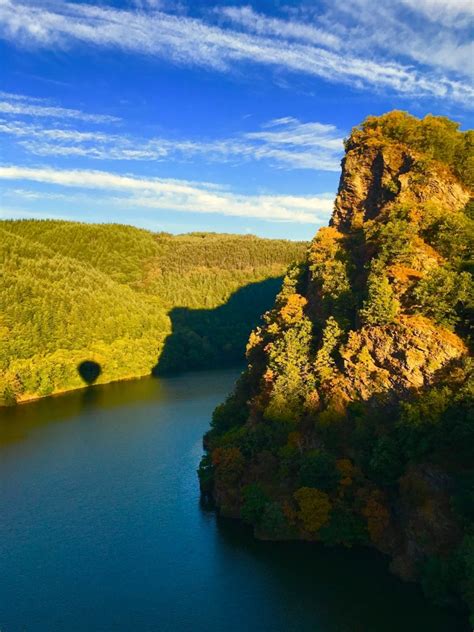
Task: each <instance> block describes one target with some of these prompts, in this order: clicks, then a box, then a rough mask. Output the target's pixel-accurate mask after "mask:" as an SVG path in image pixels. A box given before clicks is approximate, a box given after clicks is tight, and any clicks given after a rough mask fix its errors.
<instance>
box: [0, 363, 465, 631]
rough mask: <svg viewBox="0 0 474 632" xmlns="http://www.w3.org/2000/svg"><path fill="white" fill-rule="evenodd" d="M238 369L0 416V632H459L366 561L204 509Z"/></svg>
mask: <svg viewBox="0 0 474 632" xmlns="http://www.w3.org/2000/svg"><path fill="white" fill-rule="evenodd" d="M236 375H237V373H236V371H235V370H230V371H220V372H202V373H191V374H187V375H183V376H179V377H171V378H166V379H153V378H146V379H142V380H137V381H132V382H122V383H116V384H109V385H105V386H97V387H92V388H89V389H87V390H83V391H76V392H73V393H69V394H66V395H62V396H58V397H52V398H48V399H44V400H39V401H36V402H32V403H30V404H24V405H22V406H17V407H16V408H11V409H3V410H1V411H0V630H1V632H25V631H26V632H30V631H31V632H56V631H58V632H59V631H60V632H76V631H78V632H79V631H80V632H109V631H110V632H113V631H117V632H132V631H133V632H142V631H153V632H155V631H159V632H168V631H169V632H181V631H193V632H201V631H202V632H214V631H216V632H217V631H219V632H220V631H226V632H233V631H239V632H241V631H254V630H255V631H257V632H260V631H261V632H267V631H268V632H280V631H281V632H283V631H285V632H287V631H292V630H295V631H298V632H304V631H306V630H308V631H310V630H311V631H313V632H346V631H347V632H372V631H373V632H391V631H393V632H395V631H396V632H400V630H403V631H404V632H411V631H413V632H420V631H421V630H429V631H430V632H455V631H457V630H459V631H464V630H468V629H469V628H468V627H467V625H466V622H465V621H463V620H462V619H461V620H460V619H459V618H457V616H455V615H454V614H453V613H450V612H446V611H443V610H439V609H437V608H435V607H434V606H432V605H430V604H429V603H428V602H427V601H426V600H425V599H424V598H423V596H422V594H421V590H420V589H419V587H417V586H416V585H412V584H405V583H403V582H401V581H399V580H398V579H396V578H395V577H393V576H391V575H390V574H389V573H388V570H387V567H388V563H387V561H386V560H385V559H384V558H383V557H381V556H379V555H377V554H375V553H373V552H371V551H367V550H344V549H338V548H334V549H328V548H323V547H321V546H319V545H311V544H307V543H269V542H258V541H256V540H254V539H253V538H252V536H251V533H249V531H248V529H247V528H245V527H243V526H242V525H240V524H238V523H236V522H233V521H227V520H221V519H218V518H216V515H215V514H214V513H213V512H211V511H208V510H206V509H205V508H203V507H201V506H200V502H199V489H198V482H197V477H196V468H197V466H198V462H199V459H200V456H201V453H202V447H201V438H202V435H203V433H204V432H205V430H206V429H207V427H208V424H209V419H210V415H211V412H212V410H213V408H214V406H215V405H216V404H217V403H219V402H220V401H222V400H223V399H224V397H225V395H226V393H227V392H228V391H229V390H230V389H231V387H232V384H233V382H234V380H235V378H236Z"/></svg>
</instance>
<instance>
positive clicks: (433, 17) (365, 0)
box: [314, 0, 474, 98]
mask: <svg viewBox="0 0 474 632" xmlns="http://www.w3.org/2000/svg"><path fill="white" fill-rule="evenodd" d="M326 7H327V8H326V11H325V12H324V13H323V14H322V15H318V16H317V17H315V18H314V19H315V20H317V21H318V23H319V24H320V25H321V26H323V27H324V28H326V30H327V31H329V32H330V33H334V34H337V35H338V36H339V38H340V41H341V44H342V47H343V50H345V51H346V54H349V53H350V52H352V54H359V55H371V56H372V57H374V56H375V57H376V58H378V59H380V58H383V57H387V56H388V57H389V58H391V59H407V58H408V59H409V60H410V61H411V62H416V63H419V64H424V65H426V66H427V67H431V68H432V69H433V70H434V71H436V72H437V75H438V76H440V77H441V73H445V72H446V71H448V72H450V71H455V72H456V73H457V74H458V76H464V77H468V78H470V79H472V74H473V57H474V48H473V44H472V37H471V34H470V32H469V27H472V24H473V17H474V3H473V2H472V1H471V0H468V1H464V0H450V1H447V0H351V2H347V1H346V0H326ZM424 76H425V78H426V77H429V75H427V74H426V73H425V75H424ZM433 79H434V76H433ZM453 83H456V84H460V82H459V81H458V82H453ZM470 85H472V83H471V82H466V84H465V85H464V89H468V90H469V86H470ZM469 94H470V92H466V93H465V96H466V97H468V95H469ZM471 94H472V93H471ZM471 98H472V97H471Z"/></svg>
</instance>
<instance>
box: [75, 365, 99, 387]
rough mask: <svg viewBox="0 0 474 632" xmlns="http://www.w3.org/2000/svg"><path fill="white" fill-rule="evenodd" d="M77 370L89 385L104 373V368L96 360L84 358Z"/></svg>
mask: <svg viewBox="0 0 474 632" xmlns="http://www.w3.org/2000/svg"><path fill="white" fill-rule="evenodd" d="M77 372H78V373H79V375H80V376H81V378H82V380H83V381H84V382H85V383H86V384H87V385H88V386H92V384H94V382H96V381H97V378H98V377H99V376H100V374H101V373H102V368H101V366H100V364H98V363H97V362H94V360H84V362H81V363H80V364H79V365H78V367H77Z"/></svg>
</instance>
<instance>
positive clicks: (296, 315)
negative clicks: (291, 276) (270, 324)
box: [280, 293, 308, 325]
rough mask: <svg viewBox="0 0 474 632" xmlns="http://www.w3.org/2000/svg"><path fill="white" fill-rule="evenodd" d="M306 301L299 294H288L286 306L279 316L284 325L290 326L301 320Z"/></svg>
mask: <svg viewBox="0 0 474 632" xmlns="http://www.w3.org/2000/svg"><path fill="white" fill-rule="evenodd" d="M307 302H308V301H307V300H306V299H305V298H304V296H301V294H296V293H295V294H290V296H289V297H288V299H287V301H286V304H285V305H283V307H282V308H281V310H280V316H281V319H282V320H283V322H284V323H286V324H287V325H291V324H293V323H297V322H298V321H300V320H301V319H302V318H303V308H304V306H305V305H306V303H307Z"/></svg>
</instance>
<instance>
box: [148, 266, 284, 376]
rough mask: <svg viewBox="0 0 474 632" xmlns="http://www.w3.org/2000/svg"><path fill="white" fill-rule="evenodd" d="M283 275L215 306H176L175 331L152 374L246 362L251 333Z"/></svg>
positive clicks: (173, 312) (172, 313)
mask: <svg viewBox="0 0 474 632" xmlns="http://www.w3.org/2000/svg"><path fill="white" fill-rule="evenodd" d="M281 283H282V277H276V278H270V279H266V280H264V281H260V282H257V283H250V284H249V285H246V286H244V287H242V288H240V289H239V290H237V291H236V292H234V294H232V295H231V296H230V298H229V300H228V301H227V303H225V304H224V305H220V306H219V307H216V308H214V309H189V308H187V307H175V308H173V309H172V310H170V312H169V314H168V315H169V317H170V319H171V325H172V333H171V334H170V335H169V336H168V337H167V339H166V341H165V345H164V348H163V352H162V354H161V356H160V358H159V360H158V362H157V364H156V365H155V366H154V367H153V369H152V375H155V376H158V375H166V374H169V373H176V372H180V371H188V370H198V369H212V368H224V367H230V366H236V365H238V364H239V363H242V362H243V361H244V357H245V356H244V354H245V346H246V344H247V340H248V337H249V334H250V332H251V331H252V329H254V328H255V327H256V326H257V325H258V324H259V323H260V321H261V316H262V314H263V313H264V312H265V311H267V310H269V309H270V308H271V307H272V306H273V303H274V301H275V296H276V294H277V293H278V291H279V290H280V287H281Z"/></svg>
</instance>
